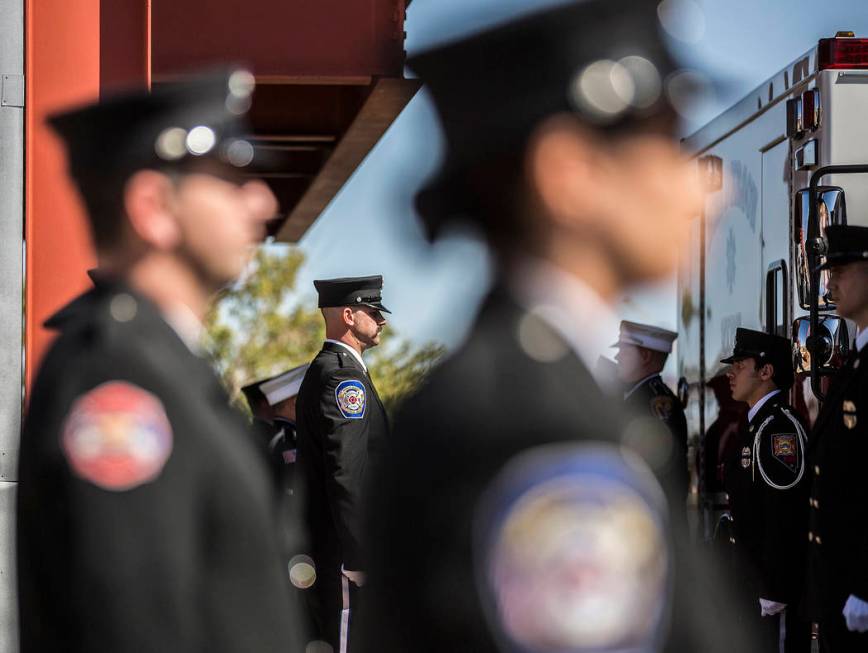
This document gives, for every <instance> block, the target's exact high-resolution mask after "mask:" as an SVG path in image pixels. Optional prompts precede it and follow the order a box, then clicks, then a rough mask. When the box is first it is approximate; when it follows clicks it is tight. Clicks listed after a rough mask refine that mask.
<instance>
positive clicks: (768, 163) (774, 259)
mask: <svg viewBox="0 0 868 653" xmlns="http://www.w3.org/2000/svg"><path fill="white" fill-rule="evenodd" d="M781 138H782V140H781V141H779V142H778V143H776V144H774V145H771V146H770V147H768V148H767V149H765V150H764V151H763V153H762V265H761V267H760V270H761V271H762V273H763V274H764V275H765V276H764V278H763V296H762V304H763V312H762V317H763V322H762V328H763V330H764V331H766V332H768V333H776V334H777V335H780V336H789V330H790V323H791V321H792V307H791V306H790V293H789V288H790V284H791V274H792V271H791V266H790V229H791V226H790V222H791V220H790V197H789V186H790V170H791V168H790V165H789V161H790V158H789V147H790V144H789V141H788V140H787V139H786V138H785V137H784V136H783V134H782V135H781Z"/></svg>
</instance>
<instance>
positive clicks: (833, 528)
mask: <svg viewBox="0 0 868 653" xmlns="http://www.w3.org/2000/svg"><path fill="white" fill-rule="evenodd" d="M866 464H868V347H863V348H862V350H861V351H860V352H859V353H858V355H852V356H851V357H850V359H849V360H848V362H847V364H846V365H845V367H844V368H843V369H842V370H841V371H840V372H839V373H838V375H837V376H836V377H835V379H834V380H833V382H832V387H831V388H830V390H829V393H828V395H827V397H826V401H825V402H824V403H823V407H822V410H821V411H820V414H819V416H818V417H817V422H816V424H815V425H814V429H813V430H812V432H811V442H810V445H809V448H808V467H809V470H810V472H811V496H810V506H809V511H810V526H809V527H810V532H809V533H808V538H807V539H808V550H809V552H810V558H811V565H810V571H811V574H810V577H809V591H810V598H811V606H812V609H813V612H814V617H815V619H817V620H818V621H819V622H820V639H821V641H822V640H826V642H829V643H831V644H832V648H831V649H830V650H832V651H865V650H868V633H861V634H858V633H854V632H851V631H848V630H847V628H846V625H845V623H844V618H843V616H842V615H841V611H842V610H843V608H844V603H845V602H846V600H847V598H848V597H849V596H850V595H851V594H854V595H855V596H857V597H858V598H860V599H862V600H863V601H868V482H866V474H865V469H866Z"/></svg>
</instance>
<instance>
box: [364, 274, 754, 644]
mask: <svg viewBox="0 0 868 653" xmlns="http://www.w3.org/2000/svg"><path fill="white" fill-rule="evenodd" d="M528 325H535V326H533V327H532V328H533V331H535V334H532V335H531V337H532V338H538V339H539V340H540V341H542V342H543V344H544V345H545V347H544V348H545V349H546V350H550V351H551V350H553V351H560V352H562V353H563V355H561V356H558V357H557V359H556V360H551V361H550V362H542V361H541V360H538V359H536V358H534V357H532V356H531V355H530V354H529V353H528V351H527V350H526V348H525V347H524V346H523V345H522V344H520V338H522V337H524V336H522V335H521V334H524V335H525V336H526V335H527V327H528ZM623 413H624V411H623V409H619V406H618V404H617V403H615V402H614V401H613V400H610V399H608V398H607V397H605V396H604V395H603V393H602V392H601V390H600V389H599V388H598V386H597V385H596V383H595V381H594V380H593V379H592V377H591V375H590V373H589V372H588V370H587V369H586V367H585V366H584V364H583V363H582V362H580V360H579V359H578V357H577V356H576V355H575V354H574V353H573V351H572V350H571V349H570V348H569V346H568V345H567V343H566V342H565V341H563V340H562V339H561V338H560V336H558V335H557V334H556V333H555V332H554V331H552V330H550V329H548V328H547V326H546V325H545V324H544V323H542V322H541V321H540V320H538V319H537V318H535V317H534V316H533V314H531V313H527V312H526V311H525V310H524V309H522V308H520V307H519V306H518V305H517V304H516V303H515V302H514V300H513V299H512V298H511V297H510V295H509V293H508V291H505V290H502V289H498V290H495V292H494V293H493V295H492V296H491V297H489V299H488V301H487V303H486V304H485V306H484V308H483V310H482V312H481V314H480V316H479V318H478V319H477V323H476V325H475V327H474V329H473V331H472V334H471V336H470V337H469V340H468V342H467V343H466V344H465V345H464V346H463V347H462V348H461V349H460V350H459V351H458V352H457V353H456V354H455V355H453V356H452V357H451V358H450V359H448V360H447V361H446V362H445V363H443V364H442V365H441V366H440V367H439V368H438V369H437V370H435V371H434V372H433V373H432V374H431V376H430V377H429V380H428V381H427V382H426V383H425V384H424V385H423V387H422V388H421V389H420V390H419V392H418V393H417V394H416V396H414V397H413V398H410V399H408V400H406V402H405V404H404V408H403V410H402V411H401V412H400V413H399V415H398V417H397V418H396V420H395V433H394V436H393V438H392V442H391V446H390V447H389V449H388V451H387V454H386V458H385V460H384V463H383V465H382V466H381V467H378V468H377V470H376V474H375V478H374V479H373V483H374V485H373V489H372V491H371V496H370V502H369V511H370V515H371V517H370V519H371V526H370V535H369V540H368V541H369V547H370V555H371V566H370V572H371V573H370V575H369V580H368V585H369V586H368V587H367V589H368V591H369V597H368V602H369V604H368V609H369V612H368V614H367V618H366V619H365V632H364V634H365V637H364V643H365V651H368V652H370V653H373V652H375V651H376V652H378V653H398V652H401V653H403V652H405V651H414V652H416V653H421V652H429V651H430V652H432V653H434V652H438V653H439V652H442V651H450V652H451V653H457V652H465V651H466V652H468V653H469V652H471V651H472V652H473V653H489V652H491V653H494V652H495V651H499V650H503V649H501V648H500V646H499V645H498V638H499V635H498V633H497V632H496V629H494V628H492V627H491V626H489V624H488V622H487V616H488V615H487V610H486V608H485V606H484V604H483V601H482V600H481V598H480V593H479V591H478V588H477V583H476V579H477V577H478V574H479V572H480V569H479V567H478V565H477V563H476V562H475V551H474V537H475V536H474V530H475V528H476V525H477V523H476V518H475V514H476V510H477V508H478V506H479V501H480V497H481V496H482V495H483V494H484V492H486V489H487V488H488V487H490V484H491V481H492V479H493V478H494V477H495V475H497V474H498V473H499V472H500V471H501V470H502V468H503V467H504V465H505V464H507V462H508V461H510V460H511V459H513V458H514V457H515V456H516V455H518V454H521V453H522V452H523V451H527V450H529V449H532V448H535V447H538V446H539V445H544V444H547V443H575V442H597V443H600V442H603V443H605V442H610V443H611V442H616V443H617V442H620V437H621V434H622V433H623V426H624V422H623V421H622V414H623ZM647 421H648V420H646V422H647ZM651 423H652V424H655V423H656V421H654V422H651ZM677 528H678V521H677V520H672V525H671V526H670V529H677ZM670 532H671V531H670ZM543 535H544V534H542V533H540V537H541V538H542V537H543ZM672 535H673V543H672V544H673V546H674V547H675V560H676V567H677V569H676V570H675V578H676V590H675V599H674V604H673V605H670V606H667V607H669V608H671V612H672V615H674V616H673V618H672V619H671V625H670V628H669V631H668V633H667V634H665V635H664V637H663V640H662V641H661V643H660V650H667V651H685V652H686V651H703V652H704V653H715V652H717V651H720V652H721V653H723V652H724V651H727V652H728V651H733V650H738V651H752V650H754V649H753V648H752V646H751V643H750V641H748V640H746V638H745V633H744V632H740V631H734V632H733V631H731V630H730V629H729V627H730V626H731V624H732V621H730V620H729V619H728V618H727V617H728V615H729V611H730V605H731V602H729V603H728V602H725V601H718V600H717V598H716V597H717V594H716V592H717V590H718V589H720V588H721V587H722V586H724V582H723V581H722V580H720V579H719V578H717V577H716V576H715V574H714V570H713V569H711V568H709V567H707V566H705V565H702V564H699V562H698V561H697V559H696V558H695V552H694V551H692V550H691V549H689V548H688V547H687V546H685V545H684V539H682V537H681V536H682V534H681V533H680V532H679V533H672ZM665 603H666V601H665V599H664V597H659V600H658V604H661V605H664V604H665ZM528 650H531V649H528ZM546 650H548V649H546ZM552 650H553V649H552ZM589 650H590V649H589ZM594 650H596V649H594Z"/></svg>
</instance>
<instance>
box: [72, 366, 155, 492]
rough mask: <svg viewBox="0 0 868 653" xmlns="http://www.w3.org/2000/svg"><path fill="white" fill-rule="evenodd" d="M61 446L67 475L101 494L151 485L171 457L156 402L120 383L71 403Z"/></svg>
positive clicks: (92, 392) (150, 396) (105, 385)
mask: <svg viewBox="0 0 868 653" xmlns="http://www.w3.org/2000/svg"><path fill="white" fill-rule="evenodd" d="M61 445H62V449H63V452H64V454H65V455H66V459H67V461H68V462H69V466H70V467H71V468H72V471H73V472H74V473H75V474H76V475H77V476H79V477H81V478H83V479H84V480H86V481H90V482H91V483H93V484H94V485H97V486H99V487H101V488H103V489H105V490H114V491H122V490H130V489H132V488H134V487H137V486H139V485H142V484H143V483H148V482H149V481H152V480H154V479H155V478H156V477H157V476H158V475H159V474H160V472H161V471H162V469H163V466H164V465H165V464H166V461H167V460H168V459H169V455H170V454H171V453H172V426H171V424H170V423H169V418H168V417H167V416H166V411H165V409H164V408H163V404H162V402H161V401H160V400H159V399H157V397H156V396H154V395H153V394H152V393H150V392H148V391H147V390H143V389H142V388H140V387H138V386H136V385H133V384H131V383H127V382H125V381H109V382H108V383H103V384H102V385H99V386H97V387H96V388H94V389H93V390H90V391H89V392H87V393H86V394H84V395H82V396H81V397H79V398H78V399H76V400H75V402H74V403H73V404H72V409H71V410H70V412H69V415H68V416H67V418H66V421H65V422H64V424H63V429H62V432H61Z"/></svg>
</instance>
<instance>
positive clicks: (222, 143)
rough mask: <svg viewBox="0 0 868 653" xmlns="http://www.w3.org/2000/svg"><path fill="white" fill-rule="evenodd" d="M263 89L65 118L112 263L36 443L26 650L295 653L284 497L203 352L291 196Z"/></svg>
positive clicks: (69, 336) (190, 92)
mask: <svg viewBox="0 0 868 653" xmlns="http://www.w3.org/2000/svg"><path fill="white" fill-rule="evenodd" d="M252 90H253V77H252V75H250V74H249V73H247V72H245V71H234V72H231V73H228V74H223V73H215V74H213V75H208V76H205V77H195V78H189V79H187V80H185V81H178V82H176V83H173V84H171V85H166V86H159V87H157V88H155V90H154V91H153V92H150V93H149V92H147V91H144V90H143V91H140V92H139V91H134V92H129V93H127V94H124V95H120V96H116V97H113V98H106V99H103V100H102V101H100V102H98V103H95V104H91V105H88V106H84V107H82V108H79V109H75V110H72V111H68V112H66V113H62V114H59V115H56V116H54V117H53V118H52V119H51V121H50V122H51V125H52V126H53V128H54V129H55V131H56V132H57V133H58V134H59V135H60V136H61V138H62V139H63V141H64V143H65V145H66V149H67V157H68V167H69V173H70V176H71V177H72V179H73V181H74V182H75V183H76V185H77V187H78V190H79V191H80V194H81V197H82V199H83V202H84V206H85V207H86V209H87V215H88V218H89V221H90V227H91V235H92V237H93V242H94V245H95V247H96V250H97V257H98V259H99V261H100V269H99V272H98V274H97V275H95V278H94V288H93V289H91V290H90V291H88V292H87V293H85V294H84V295H82V296H80V297H79V298H77V299H76V300H74V302H73V303H72V306H74V310H68V311H61V315H62V317H61V318H60V319H59V320H56V321H54V323H53V325H54V328H56V329H57V330H58V331H59V332H60V334H59V336H58V338H57V340H56V341H55V343H54V345H53V346H52V348H51V349H50V351H49V352H48V354H47V355H46V357H45V360H44V362H43V363H42V366H41V368H40V370H39V373H38V375H37V378H36V381H35V384H34V386H33V391H32V394H31V396H30V409H29V412H28V415H27V419H26V422H25V426H24V432H23V435H22V439H21V459H20V469H19V473H20V477H19V478H20V485H19V494H18V529H17V536H18V540H17V553H18V584H19V596H20V611H19V612H20V623H21V650H22V651H23V652H24V653H37V652H40V653H41V652H44V651H71V652H73V651H81V652H85V651H87V652H92V651H112V653H127V652H132V651H136V652H139V651H210V652H212V653H217V652H227V653H229V652H231V653H241V652H248V651H257V652H258V653H264V652H273V653H278V652H280V653H285V652H286V651H288V650H289V651H291V650H298V649H297V648H296V647H295V646H294V637H295V635H296V633H295V628H296V623H297V619H296V617H295V614H294V613H293V612H292V611H291V609H290V607H289V592H288V582H287V578H286V572H285V566H284V564H283V562H282V561H281V557H280V554H279V550H278V541H277V535H276V532H275V528H274V519H273V493H272V491H271V486H270V480H269V478H268V473H267V471H266V469H265V465H264V464H263V462H262V460H261V457H260V456H259V454H258V452H257V451H256V449H255V447H254V445H253V443H252V442H251V438H250V436H249V433H248V432H247V425H246V424H245V421H244V419H243V417H242V416H241V415H239V414H238V413H236V411H234V410H233V409H231V408H230V406H229V403H228V397H227V395H226V393H225V392H224V390H223V388H222V386H221V384H220V382H219V380H218V378H217V376H216V375H215V373H214V371H213V369H212V367H211V365H210V364H209V362H208V361H207V360H206V359H205V358H204V357H203V351H202V350H201V348H200V345H199V336H200V332H201V331H202V326H201V319H202V316H203V314H204V313H205V311H206V309H207V307H208V304H209V300H210V298H211V297H212V295H213V293H214V292H215V291H216V290H218V289H219V288H221V287H223V286H225V285H226V284H227V283H229V282H231V281H232V280H233V279H235V278H236V276H237V275H238V274H240V272H241V271H242V269H243V267H244V266H245V264H246V263H247V261H248V259H249V257H250V254H251V253H252V251H253V249H254V247H255V245H256V243H257V242H258V241H259V240H260V239H261V238H262V237H263V236H264V233H265V230H264V225H265V222H266V221H267V220H268V219H270V218H271V217H272V216H274V214H275V212H276V210H277V204H276V201H275V199H274V196H273V195H272V193H271V192H270V190H269V189H268V187H267V186H266V185H265V184H264V183H263V182H261V181H258V180H255V179H253V178H251V177H250V176H249V175H248V173H247V170H248V169H250V164H252V163H253V164H255V163H254V162H253V161H252V159H253V158H254V151H253V148H252V146H251V144H250V143H249V142H247V141H246V140H245V139H244V138H243V134H244V133H245V131H246V129H247V127H246V125H245V122H244V115H245V113H246V111H247V109H248V108H249V106H250V101H251V92H252Z"/></svg>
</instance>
